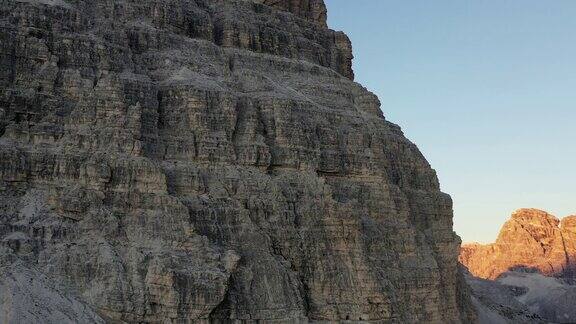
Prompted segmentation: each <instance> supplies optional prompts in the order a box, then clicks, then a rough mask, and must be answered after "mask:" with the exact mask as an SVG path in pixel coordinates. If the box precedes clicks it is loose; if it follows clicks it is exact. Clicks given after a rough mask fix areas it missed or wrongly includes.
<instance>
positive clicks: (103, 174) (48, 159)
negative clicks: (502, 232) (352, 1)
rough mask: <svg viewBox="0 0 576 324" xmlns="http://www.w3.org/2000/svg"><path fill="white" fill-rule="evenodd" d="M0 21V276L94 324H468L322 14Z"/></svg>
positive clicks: (409, 154)
mask: <svg viewBox="0 0 576 324" xmlns="http://www.w3.org/2000/svg"><path fill="white" fill-rule="evenodd" d="M258 2H260V3H258ZM0 4H1V5H0V17H1V19H0V24H2V28H1V29H0V40H1V41H0V44H1V45H0V62H1V65H0V91H1V92H0V94H1V97H0V135H1V137H0V241H1V244H2V245H3V246H4V249H3V250H2V251H9V252H3V253H4V254H10V256H9V257H6V258H4V259H3V260H14V259H17V260H19V261H18V262H22V263H21V265H19V267H21V266H25V267H28V268H29V269H30V270H29V271H28V270H27V271H28V272H27V273H40V274H42V276H46V278H49V280H51V282H53V283H54V286H58V287H63V288H62V289H67V291H68V292H69V293H70V294H72V295H74V299H73V300H74V301H77V300H80V301H83V302H85V303H86V305H88V306H87V307H89V308H90V309H94V310H95V311H96V312H97V313H98V314H99V315H98V316H101V317H102V318H105V319H110V320H113V321H127V322H170V321H172V322H192V321H197V320H206V321H208V320H220V319H222V320H223V319H239V320H257V319H259V320H266V321H272V320H296V319H310V320H344V319H350V320H374V321H386V322H404V323H405V322H421V321H426V322H438V323H440V322H441V323H447V322H460V321H464V322H468V321H470V320H473V318H474V314H473V312H472V311H471V309H470V307H469V303H468V298H467V294H466V292H465V287H463V286H462V284H461V280H460V279H459V278H460V277H459V274H458V270H457V254H458V247H459V244H460V241H459V238H458V237H457V236H456V235H455V234H454V232H453V231H452V202H451V199H450V197H449V196H448V195H446V194H443V193H442V192H440V190H439V185H438V180H437V177H436V174H435V172H434V171H433V170H432V169H431V167H430V166H429V164H428V163H427V162H426V160H425V159H424V157H423V156H422V155H421V154H420V152H419V151H418V149H417V148H416V146H415V145H414V144H412V143H411V142H409V141H408V140H407V139H406V138H405V137H404V135H403V134H402V132H401V131H400V129H399V127H398V126H396V125H394V124H392V123H389V122H388V121H386V120H385V119H384V117H383V116H382V113H381V111H380V109H379V101H378V99H377V98H376V97H375V96H374V95H373V94H371V93H370V92H368V91H367V90H366V89H364V88H363V87H361V86H360V85H358V84H356V83H354V82H352V81H351V79H352V78H353V73H352V70H351V59H352V52H351V46H350V42H349V40H348V38H347V37H346V36H345V35H344V34H343V33H340V32H334V31H332V30H329V29H328V28H326V26H325V7H324V5H323V3H322V2H321V1H313V0H310V1H244V0H162V1H160V0H157V1H154V0H147V1H141V0H139V1H134V0H133V1H122V2H118V1H112V0H97V1H81V0H74V1H73V0H67V1H65V0H29V1H13V0H3V1H1V2H0ZM3 262H4V263H10V262H12V261H10V262H9V261H3ZM43 280H44V279H43ZM46 280H48V279H46ZM42 282H45V281H42ZM59 289H60V288H59ZM43 291H54V290H51V288H50V289H48V288H46V289H44V290H43ZM59 291H60V290H59ZM53 300H55V301H57V300H59V299H53ZM69 300H72V299H69ZM39 307H41V306H39ZM66 307H69V306H66ZM62 309H64V308H62ZM45 311H46V310H39V311H38V312H37V314H43V313H45ZM88 313H89V312H87V314H88ZM89 314H91V313H89ZM95 321H98V320H96V319H95Z"/></svg>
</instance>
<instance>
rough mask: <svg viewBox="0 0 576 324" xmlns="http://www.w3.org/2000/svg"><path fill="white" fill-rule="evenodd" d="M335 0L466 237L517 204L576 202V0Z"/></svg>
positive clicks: (371, 79) (366, 72)
mask: <svg viewBox="0 0 576 324" xmlns="http://www.w3.org/2000/svg"><path fill="white" fill-rule="evenodd" d="M325 2H326V4H327V6H328V22H329V26H330V28H332V29H335V30H342V31H345V32H346V33H347V34H348V36H349V37H350V38H351V40H352V44H353V48H354V56H355V59H354V71H355V73H356V81H357V82H359V83H361V84H363V85H364V86H366V87H367V88H368V89H369V90H371V91H372V92H374V93H376V94H377V95H378V97H379V98H380V100H381V102H382V110H383V111H384V115H385V116H386V118H387V119H388V120H390V121H392V122H394V123H396V124H399V125H400V126H401V127H402V129H403V130H404V132H405V134H406V136H407V137H408V138H409V139H410V140H412V141H414V142H415V143H416V144H417V145H418V147H419V148H420V150H421V151H422V152H423V153H424V155H425V156H426V158H427V159H428V161H429V162H430V164H431V165H432V167H433V168H434V169H435V170H436V171H437V172H438V177H439V178H440V183H441V187H442V191H444V192H447V193H449V194H450V195H451V196H452V198H453V200H454V213H455V215H454V228H455V231H456V232H457V233H458V234H459V235H460V236H461V237H462V240H463V241H464V242H470V241H478V242H492V241H493V240H494V239H495V238H496V235H497V233H498V230H499V229H500V227H501V226H502V224H503V223H504V221H505V220H506V219H508V218H509V217H510V214H511V213H512V212H513V211H514V210H516V209H518V208H522V207H533V208H540V209H543V210H546V211H548V212H550V213H552V214H554V215H556V216H558V217H559V218H562V217H564V216H567V215H570V214H576V199H575V198H576V197H575V196H576V195H575V193H576V171H575V168H576V145H575V143H574V142H575V141H576V126H575V125H574V124H575V121H576V19H575V17H576V1H575V0H554V1H542V0H475V1H462V0H435V1H425V0H354V1H350V0H325Z"/></svg>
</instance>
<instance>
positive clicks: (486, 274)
mask: <svg viewBox="0 0 576 324" xmlns="http://www.w3.org/2000/svg"><path fill="white" fill-rule="evenodd" d="M459 260H460V263H462V264H463V265H464V266H465V267H467V268H468V270H469V271H470V272H471V273H472V274H473V275H474V276H476V277H480V278H485V279H495V278H498V276H500V275H501V274H503V273H505V272H507V271H510V270H521V269H524V270H527V271H537V272H540V273H542V274H545V275H549V276H574V275H575V274H576V271H575V270H576V216H569V217H566V218H564V219H562V221H560V220H559V219H558V218H556V217H555V216H553V215H550V214H549V213H547V212H544V211H541V210H537V209H520V210H517V211H516V212H514V213H513V214H512V218H511V219H510V220H508V221H507V222H506V223H505V224H504V226H503V227H502V229H501V230H500V234H499V235H498V238H497V239H496V242H495V243H492V244H487V245H482V244H478V243H472V244H464V245H463V246H462V248H461V251H460V257H459Z"/></svg>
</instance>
